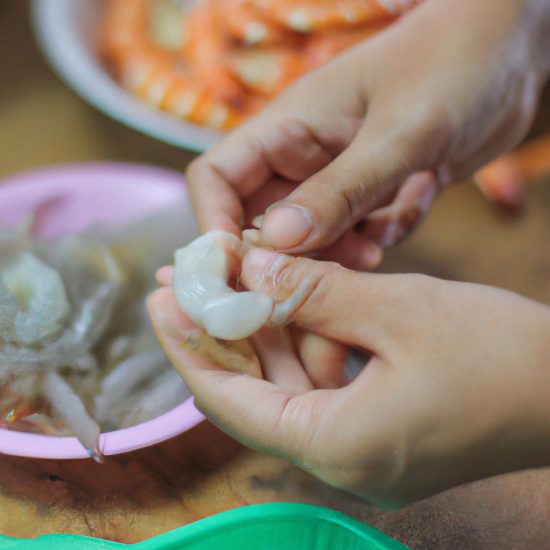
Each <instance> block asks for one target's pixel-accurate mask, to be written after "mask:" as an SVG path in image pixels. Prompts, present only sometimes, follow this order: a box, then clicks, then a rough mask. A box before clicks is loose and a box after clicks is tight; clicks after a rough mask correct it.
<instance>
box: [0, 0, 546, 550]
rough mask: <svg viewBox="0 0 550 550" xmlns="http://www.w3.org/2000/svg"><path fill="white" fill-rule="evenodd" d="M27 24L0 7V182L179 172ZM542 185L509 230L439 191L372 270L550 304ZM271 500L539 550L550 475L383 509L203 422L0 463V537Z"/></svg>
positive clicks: (181, 164) (128, 525) (133, 532)
mask: <svg viewBox="0 0 550 550" xmlns="http://www.w3.org/2000/svg"><path fill="white" fill-rule="evenodd" d="M28 21H29V16H28V6H27V2H25V1H23V0H0V176H6V175H9V174H12V173H15V172H18V171H21V170H26V169H30V168H34V167H40V166H44V165H48V164H54V163H70V162H82V161H104V160H120V161H131V162H142V163H150V164H156V165H160V166H168V167H172V168H175V169H177V170H181V171H183V170H184V169H185V166H186V164H187V163H188V162H189V160H190V159H191V158H192V155H191V154H190V153H188V152H185V151H182V150H179V149H176V148H173V147H170V146H168V145H165V144H162V143H159V142H156V141H154V140H152V139H149V138H147V137H145V136H143V135H141V134H138V133H137V132H134V131H133V130H130V129H128V128H126V127H124V126H122V125H120V124H118V123H116V122H114V121H112V120H110V119H108V118H106V117H105V116H103V115H101V114H100V113H98V112H97V111H95V110H94V109H93V108H91V107H90V106H88V105H87V104H86V103H84V102H83V101H82V100H81V99H80V98H78V97H77V96H76V95H75V94H74V93H73V92H71V90H69V89H68V88H67V87H66V86H65V85H64V84H63V83H62V82H61V81H60V80H59V79H58V78H57V77H56V76H55V75H54V74H53V72H52V71H51V69H50V68H49V67H48V66H47V64H46V63H45V62H44V60H43V58H42V56H41V54H40V53H39V51H38V49H37V47H36V44H35V42H34V39H33V36H32V33H31V30H30V26H29V22H28ZM544 109H546V110H548V101H547V100H545V103H544ZM548 120H550V117H548V116H544V117H542V118H541V119H540V120H539V121H538V123H537V128H539V129H540V128H545V127H548V124H547V123H546V121H548ZM543 183H544V182H542V183H541V184H539V185H537V186H533V187H532V188H531V189H530V192H529V197H528V200H527V208H526V212H525V214H524V215H522V216H521V217H519V218H515V219H510V218H508V217H506V216H504V215H502V214H500V213H499V212H497V211H495V210H494V209H493V208H492V207H490V206H489V205H488V204H487V202H486V201H485V200H484V199H483V197H482V196H481V195H480V193H479V192H478V191H477V190H476V189H475V188H474V187H473V186H472V185H470V184H464V185H461V186H456V187H454V188H452V189H450V190H449V191H447V192H446V193H445V194H444V196H442V197H441V198H440V200H439V201H438V203H437V205H436V206H435V208H434V210H433V212H432V214H431V216H430V217H429V219H428V220H427V221H426V223H424V225H423V226H422V227H421V228H420V230H419V231H418V232H417V233H416V234H415V235H414V236H413V237H412V238H411V239H409V240H408V241H407V242H406V243H404V244H402V245H400V246H398V247H397V248H396V249H394V250H392V251H391V252H390V253H389V254H388V256H387V258H386V260H385V262H384V265H383V270H384V271H420V272H424V273H429V274H432V275H436V276H440V277H444V278H450V279H459V280H468V281H476V282H480V283H486V284H493V285H498V286H501V287H505V288H508V289H510V290H514V291H516V292H519V293H522V294H524V295H526V296H529V297H531V298H535V299H538V300H541V301H543V302H546V303H550V276H549V274H550V246H549V242H550V185H544V184H543ZM278 501H293V502H307V503H315V504H321V505H325V506H329V507H332V508H335V509H338V510H341V511H344V512H346V513H348V514H350V515H352V516H354V517H357V518H359V519H362V520H366V521H368V522H369V523H370V524H372V525H374V526H375V527H379V528H381V529H383V530H384V531H386V532H387V533H388V534H390V535H393V536H395V537H397V538H399V539H400V540H402V541H404V542H406V543H407V544H409V545H411V546H413V547H415V548H437V549H442V548H449V549H458V548H468V549H475V548H483V549H486V548H518V549H520V548H521V549H523V548H539V549H540V548H550V542H549V541H550V470H538V471H529V472H519V473H515V474H510V475H506V476H499V477H496V478H492V479H488V480H484V481H481V482H478V483H474V484H470V485H466V486H463V487H459V488H456V489H454V490H451V491H448V492H447V493H443V494H441V495H438V496H436V497H433V498H431V499H428V500H426V501H423V502H420V503H417V504H415V505H413V506H409V507H407V508H404V509H402V510H399V511H385V510H381V509H379V508H376V507H375V506H373V505H370V504H368V503H366V502H363V501H361V500H360V499H358V498H356V497H353V496H350V495H347V494H345V493H342V492H340V491H337V490H335V489H332V488H330V487H327V486H326V485H324V484H322V483H321V482H319V481H317V480H315V479H313V478H311V477H310V476H308V475H307V474H305V473H302V472H300V471H299V470H297V469H296V468H295V467H293V466H290V465H289V464H286V463H284V462H282V461H280V460H278V459H275V458H271V457H267V456H264V455H261V454H259V453H256V452H252V451H249V450H247V449H244V448H243V447H241V446H240V445H239V444H237V443H236V442H234V441H233V440H231V439H230V438H229V437H227V436H225V435H224V434H222V433H221V432H220V431H218V430H217V429H216V428H214V427H213V426H212V425H210V424H208V423H204V424H202V425H200V426H198V427H197V428H195V429H193V430H191V431H190V432H188V433H186V434H184V435H182V436H180V437H178V438H175V439H173V440H171V441H168V442H166V443H164V444H161V445H157V446H155V447H153V448H149V449H144V450H141V451H138V452H134V453H130V454H127V455H122V456H118V457H110V458H108V459H107V461H106V463H105V464H103V465H98V464H95V463H94V462H92V461H82V460H74V461H53V460H50V461H48V460H32V459H20V458H15V457H10V456H0V533H4V534H7V535H12V536H17V537H34V536H37V535H39V534H43V533H53V532H64V533H79V534H83V535H90V536H95V537H102V538H106V539H110V540H116V541H121V542H127V543H129V542H135V541H139V540H143V539H145V538H148V537H150V536H152V535H155V534H158V533H161V532H164V531H167V530H169V529H173V528H176V527H179V526H181V525H185V524H187V523H189V522H192V521H195V520H197V519H199V518H202V517H205V516H208V515H211V514H214V513H216V512H220V511H223V510H227V509H230V508H234V507H237V506H242V505H245V504H249V503H257V502H278Z"/></svg>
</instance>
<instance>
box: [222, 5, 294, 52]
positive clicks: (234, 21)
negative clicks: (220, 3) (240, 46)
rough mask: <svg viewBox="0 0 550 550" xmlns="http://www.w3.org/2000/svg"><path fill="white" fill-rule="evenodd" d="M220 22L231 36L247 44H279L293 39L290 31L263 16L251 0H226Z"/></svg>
mask: <svg viewBox="0 0 550 550" xmlns="http://www.w3.org/2000/svg"><path fill="white" fill-rule="evenodd" d="M225 6H226V9H225V10H224V14H223V18H221V20H220V24H221V25H222V26H223V27H224V30H225V31H226V32H227V34H228V35H229V36H231V37H234V38H236V39H237V40H239V41H240V42H242V43H244V44H245V45H247V46H253V45H256V44H262V45H266V44H281V43H283V42H288V41H289V40H292V39H293V33H292V31H289V30H288V29H286V28H285V27H283V26H281V25H279V24H278V23H275V22H274V21H272V20H270V19H268V18H266V17H265V15H264V14H263V13H262V12H261V11H260V10H258V9H257V7H256V6H255V5H254V2H253V0H226V1H225Z"/></svg>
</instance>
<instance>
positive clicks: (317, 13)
mask: <svg viewBox="0 0 550 550" xmlns="http://www.w3.org/2000/svg"><path fill="white" fill-rule="evenodd" d="M418 1H420V0H361V1H358V0H318V1H311V0H202V1H199V2H196V1H195V2H192V1H190V0H187V1H185V0H107V2H106V4H105V12H104V17H103V25H102V29H101V39H100V41H101V51H102V54H103V57H104V59H105V61H106V62H107V64H108V66H109V67H110V69H111V71H112V73H113V75H114V76H115V78H116V79H117V80H118V81H119V82H120V83H121V84H122V85H123V86H124V87H125V88H126V89H128V90H129V91H131V92H132V93H133V94H135V95H136V96H137V97H139V98H140V99H142V100H144V101H146V102H148V103H150V104H152V105H154V106H156V107H158V108H159V109H161V110H163V111H166V112H168V113H171V114H172V115H174V116H177V117H179V118H183V119H186V120H189V121H191V122H194V123H196V124H200V125H207V126H210V127H213V128H216V129H221V130H227V129H230V128H233V127H234V126H236V125H237V124H239V123H240V122H241V121H242V120H243V119H246V118H247V117H249V116H250V115H252V114H254V113H255V112H257V111H258V110H259V109H261V108H262V107H263V106H264V105H265V104H266V103H267V102H268V101H269V100H270V99H271V98H273V96H275V95H276V94H278V93H279V92H280V91H281V90H283V89H284V88H285V87H286V86H288V85H289V84H290V83H291V82H292V81H293V80H295V79H296V78H297V77H299V76H300V75H302V74H304V73H306V72H308V71H310V70H311V69H313V68H315V67H317V66H319V65H322V64H323V63H325V62H327V61H329V60H330V59H332V58H333V57H334V56H336V55H337V54H339V53H341V52H342V51H343V50H345V49H347V48H349V47H351V46H353V45H355V44H357V43H358V42H360V41H363V40H365V39H367V38H369V37H370V36H372V35H373V34H375V33H377V32H379V31H381V30H382V29H384V28H385V27H387V26H388V25H390V24H391V23H392V22H394V21H395V20H396V18H397V17H399V15H401V14H402V13H403V12H404V11H406V10H407V9H409V8H411V7H412V6H413V5H414V4H416V3H418Z"/></svg>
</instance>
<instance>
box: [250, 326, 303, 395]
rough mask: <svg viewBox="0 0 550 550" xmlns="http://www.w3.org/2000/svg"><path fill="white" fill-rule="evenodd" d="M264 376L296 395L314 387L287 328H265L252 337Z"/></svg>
mask: <svg viewBox="0 0 550 550" xmlns="http://www.w3.org/2000/svg"><path fill="white" fill-rule="evenodd" d="M251 340H252V344H253V346H254V349H255V350H256V353H257V354H258V357H259V358H260V362H261V364H262V372H263V374H264V378H265V379H266V380H268V381H269V382H273V383H274V384H276V385H277V386H279V387H281V388H283V389H285V390H288V391H289V392H291V393H292V394H294V395H298V394H300V393H304V392H306V391H309V390H312V389H313V384H312V383H311V381H310V380H309V378H308V376H307V374H306V372H305V371H304V369H303V367H302V364H301V363H300V360H299V357H298V355H297V354H296V350H295V348H294V343H293V341H292V339H291V337H290V334H289V333H288V329H286V328H280V327H275V328H264V329H262V330H260V331H259V332H257V333H256V334H255V335H254V336H253V337H252V339H251Z"/></svg>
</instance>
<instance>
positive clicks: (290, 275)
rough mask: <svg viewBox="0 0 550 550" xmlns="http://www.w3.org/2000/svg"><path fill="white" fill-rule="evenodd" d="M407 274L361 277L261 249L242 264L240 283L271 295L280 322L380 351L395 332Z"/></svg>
mask: <svg viewBox="0 0 550 550" xmlns="http://www.w3.org/2000/svg"><path fill="white" fill-rule="evenodd" d="M403 277H404V276H402V275H378V274H372V273H358V272H356V271H351V270H348V269H346V268H344V267H342V266H341V265H340V264H337V263H333V262H320V261H316V260H310V259H308V258H302V257H298V258H296V257H292V256H287V255H285V254H281V253H277V252H273V251H270V250H266V249H262V248H256V249H253V250H251V251H250V252H248V254H247V255H246V256H245V258H244V261H243V267H242V272H241V282H242V283H243V284H244V286H245V287H247V288H249V289H250V290H256V291H259V292H263V293H265V294H268V295H269V296H271V298H272V299H273V301H274V303H275V304H276V305H275V309H274V313H273V315H272V320H273V322H274V323H276V324H282V323H287V322H289V321H292V322H293V323H295V324H296V325H298V326H301V327H303V328H306V329H308V330H310V331H312V332H315V333H317V334H321V335H323V336H326V337H328V338H331V339H333V340H337V341H340V342H343V343H346V344H349V345H355V346H360V347H363V348H368V349H369V350H371V351H373V352H376V348H377V347H378V343H379V342H381V340H380V339H381V338H384V339H386V338H387V336H388V334H389V333H390V331H393V329H394V327H395V324H396V323H397V322H398V321H396V319H395V317H396V316H398V315H396V308H397V305H398V304H399V302H400V300H401V294H403V293H406V292H407V291H406V286H407V285H406V284H404V281H402V280H401V279H402V278H403Z"/></svg>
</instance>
